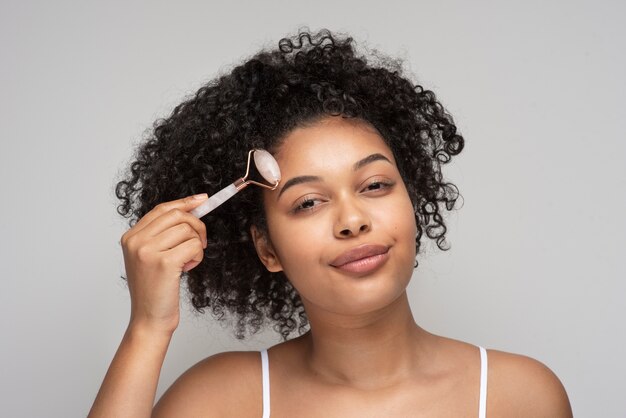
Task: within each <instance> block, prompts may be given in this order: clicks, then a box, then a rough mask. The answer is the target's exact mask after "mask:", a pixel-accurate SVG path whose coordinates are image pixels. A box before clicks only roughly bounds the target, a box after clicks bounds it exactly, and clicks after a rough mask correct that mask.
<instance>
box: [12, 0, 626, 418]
mask: <svg viewBox="0 0 626 418" xmlns="http://www.w3.org/2000/svg"><path fill="white" fill-rule="evenodd" d="M88 3H89V4H88ZM91 3H92V2H78V1H77V2H67V1H55V2H44V1H41V2H33V1H24V2H17V1H15V2H10V3H9V2H2V4H1V6H0V48H1V50H0V52H1V55H0V57H1V62H2V65H0V76H1V77H0V89H1V90H0V106H1V108H0V118H1V123H0V133H1V138H2V141H1V144H2V148H1V149H0V170H2V171H1V174H2V205H1V209H0V222H1V227H2V244H1V245H2V249H1V252H0V257H1V263H0V269H1V270H0V275H1V277H2V281H1V283H2V284H1V288H0V309H2V311H1V313H0V321H1V322H0V325H1V332H2V334H1V337H0V338H1V341H2V342H1V343H0V367H1V369H0V379H1V380H0V385H1V386H0V415H2V416H5V417H12V418H14V417H59V418H60V417H70V416H84V415H86V413H87V411H88V410H89V408H90V406H91V403H92V402H93V399H94V397H95V394H96V392H97V390H98V388H99V386H100V384H101V382H102V379H103V377H104V374H105V372H106V370H107V368H108V365H109V363H110V361H111V359H112V357H113V354H114V353H115V350H116V349H117V346H118V344H119V342H120V339H121V337H122V334H123V332H124V330H125V327H126V324H127V320H128V314H129V296H128V292H127V289H126V287H125V284H124V283H123V281H122V280H121V279H120V275H121V274H123V259H122V254H121V248H120V245H119V239H120V237H121V235H122V234H123V232H124V231H125V230H126V224H125V221H124V220H123V219H122V218H121V217H120V216H119V215H117V213H116V211H115V207H116V205H117V200H116V198H115V196H114V192H113V190H114V185H115V182H116V180H118V179H117V175H118V172H119V171H120V170H121V169H122V168H124V166H125V164H127V163H128V160H129V159H130V156H131V152H132V147H133V144H135V143H136V142H137V141H139V140H140V139H141V137H142V135H143V134H144V131H145V130H146V129H147V128H149V127H150V125H151V124H152V122H153V121H154V120H155V119H156V118H157V117H161V116H166V115H167V114H169V112H170V111H171V110H172V109H173V107H174V106H175V105H176V104H177V103H178V102H180V101H181V100H182V99H183V98H184V97H185V96H186V95H187V94H190V93H193V92H194V91H195V90H196V89H197V88H199V87H200V86H201V84H202V83H204V82H206V81H208V80H210V79H212V78H213V77H215V76H216V75H217V74H218V73H221V72H224V71H228V70H229V69H231V68H232V67H233V66H234V65H236V64H237V63H239V62H241V61H242V60H243V59H244V58H246V57H248V56H250V55H252V54H253V53H254V52H256V51H257V50H258V49H259V48H261V47H263V46H269V47H273V46H275V45H276V44H277V42H278V40H279V39H280V38H281V37H283V36H285V35H288V34H293V33H295V32H296V31H297V29H298V27H300V26H302V25H308V26H309V27H310V28H311V29H313V30H316V29H319V28H321V27H328V28H329V29H331V30H338V31H346V32H349V33H350V34H352V35H353V36H354V37H355V38H356V39H357V41H361V42H362V43H365V44H366V46H368V47H369V48H371V49H379V50H381V51H383V52H385V53H388V54H390V55H392V56H396V57H400V58H403V59H405V60H407V63H406V65H405V68H406V69H407V71H408V72H409V73H408V74H410V75H411V74H412V75H414V76H415V77H416V78H414V80H415V81H417V82H419V83H420V84H422V85H424V86H425V87H426V88H428V89H432V90H434V91H435V93H436V94H437V95H438V97H439V99H440V100H441V101H442V102H443V104H444V106H445V107H446V108H447V109H448V110H449V111H450V112H451V113H452V115H453V116H454V118H455V121H456V122H457V125H458V128H459V131H460V132H461V133H462V134H463V135H464V137H465V138H466V141H467V143H466V149H465V150H464V151H463V153H462V154H461V156H459V158H457V159H456V161H454V162H453V163H452V164H451V165H450V166H448V167H447V172H446V173H447V176H448V178H449V179H451V180H452V181H454V182H455V183H456V184H457V185H458V187H459V189H460V190H461V193H462V194H463V197H464V206H463V207H462V208H461V210H460V211H458V212H454V213H452V214H451V215H450V216H448V218H447V219H448V226H449V232H448V235H449V241H450V243H451V245H452V248H451V250H450V251H448V252H445V253H444V252H440V251H436V250H435V248H434V247H433V246H432V245H430V244H429V245H428V246H426V249H425V252H424V254H423V255H422V258H421V265H420V268H419V269H418V270H417V271H416V273H415V275H414V279H413V281H412V282H411V284H410V288H409V292H410V300H411V305H412V307H413V310H414V315H415V317H416V319H417V321H418V323H420V324H421V325H422V326H424V327H425V328H426V329H428V330H429V331H431V332H434V333H438V334H442V335H445V336H449V337H452V338H457V339H461V340H464V341H467V342H471V343H474V344H480V345H483V346H486V347H488V348H494V349H499V350H505V351H511V352H515V353H522V354H526V355H529V356H531V357H534V358H536V359H538V360H540V361H542V362H544V363H545V364H547V365H548V366H549V367H550V368H551V369H552V370H554V371H555V373H556V374H557V375H558V376H559V377H560V379H561V380H562V382H563V383H564V385H565V387H566V389H567V391H568V393H569V396H570V399H571V403H572V406H573V409H574V413H575V415H576V416H577V417H625V416H626V401H625V398H624V390H625V389H626V386H625V383H624V376H625V375H626V362H625V361H624V358H623V355H624V346H625V343H626V332H625V331H626V327H625V325H624V318H625V317H626V307H625V305H624V304H623V299H624V296H625V294H626V285H625V284H624V281H623V278H624V266H623V264H622V261H623V258H624V257H623V253H624V249H625V248H626V246H625V244H626V240H625V238H624V236H625V232H626V228H625V221H624V217H623V215H624V213H625V212H626V210H625V209H626V199H625V197H624V191H625V190H626V187H625V183H626V181H625V180H626V175H625V169H624V165H623V160H624V154H625V151H626V145H625V142H624V128H623V126H622V124H621V120H620V119H623V117H624V114H625V110H626V108H625V104H624V103H625V101H626V94H625V83H624V74H626V65H625V63H626V59H625V57H624V51H625V48H624V43H625V42H624V40H625V39H626V29H625V28H624V24H623V22H622V21H623V18H624V16H625V15H626V13H625V12H626V10H625V9H626V7H625V6H624V3H623V2H618V1H603V2H592V1H565V0H563V1H553V2H546V1H524V2H506V3H504V2H485V1H483V2H480V1H478V2H477V1H472V2H466V1H461V0H459V1H452V2H440V1H438V2H433V1H429V2H425V1H424V2H416V1H414V2H408V1H407V2H393V1H385V2H376V3H374V2H372V3H364V2H363V1H358V2H357V1H350V2H341V3H336V2H334V1H333V2H323V1H322V2H319V1H318V2H314V3H310V2H309V3H306V2H305V3H302V2H287V1H284V2H280V1H273V2H268V1H266V2H258V3H252V2H250V3H249V4H245V3H236V2H225V1H222V2H219V3H218V2H214V3H210V2H206V1H205V2H187V3H186V2H176V4H174V2H162V1H159V2H157V1H154V2H147V1H146V2H143V3H139V2H121V1H120V2H106V3H105V2H102V3H101V4H91ZM278 341H279V339H278V336H277V335H275V334H274V333H273V332H271V331H270V332H267V333H264V334H260V335H258V336H257V338H254V339H251V340H249V341H246V342H239V341H237V340H235V339H234V337H232V336H231V331H230V329H222V328H221V327H220V326H219V325H217V324H215V323H214V322H213V321H212V320H211V318H210V316H207V317H196V316H194V315H193V314H192V313H191V312H190V309H189V308H188V305H184V307H183V320H182V324H181V326H180V328H179V329H178V331H177V332H176V334H175V337H174V339H173V342H172V344H171V348H170V350H169V352H168V355H167V358H166V361H165V364H164V367H163V372H162V375H161V380H160V385H159V391H158V394H157V396H160V395H161V394H162V392H163V391H164V390H165V389H166V388H167V387H168V386H169V385H170V384H171V383H172V382H173V380H174V379H175V378H176V377H178V376H179V375H180V374H181V373H182V372H183V371H184V370H186V369H187V368H188V367H190V366H191V365H192V364H194V363H195V362H197V361H199V360H200V359H202V358H204V357H206V356H208V355H211V354H213V353H215V352H219V351H224V350H258V349H261V348H265V347H267V346H270V345H273V344H275V343H277V342H278ZM259 373H261V371H260V370H259ZM477 389H478V388H477ZM259 401H260V400H259Z"/></svg>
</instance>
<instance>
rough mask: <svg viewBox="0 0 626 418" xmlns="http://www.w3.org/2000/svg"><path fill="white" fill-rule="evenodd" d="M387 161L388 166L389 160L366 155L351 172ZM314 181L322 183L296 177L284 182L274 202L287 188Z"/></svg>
mask: <svg viewBox="0 0 626 418" xmlns="http://www.w3.org/2000/svg"><path fill="white" fill-rule="evenodd" d="M379 160H382V161H387V162H388V163H389V164H391V161H389V158H387V157H385V156H384V155H382V154H379V153H376V154H371V155H368V156H367V157H365V158H363V159H361V160H359V161H357V162H356V163H354V165H353V166H352V170H353V171H357V170H358V169H360V168H362V167H364V166H366V165H368V164H371V163H373V162H374V161H379ZM315 181H322V178H321V177H320V176H298V177H293V178H291V179H289V180H288V181H287V182H285V185H284V186H283V188H282V189H280V192H278V197H277V198H276V200H278V199H279V198H280V196H281V195H282V194H283V193H284V192H285V190H287V189H288V188H290V187H292V186H295V185H297V184H302V183H310V182H315Z"/></svg>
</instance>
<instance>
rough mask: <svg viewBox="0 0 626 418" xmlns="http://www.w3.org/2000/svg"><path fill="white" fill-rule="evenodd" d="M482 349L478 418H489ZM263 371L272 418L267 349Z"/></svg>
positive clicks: (266, 415)
mask: <svg viewBox="0 0 626 418" xmlns="http://www.w3.org/2000/svg"><path fill="white" fill-rule="evenodd" d="M478 348H479V349H480V396H479V398H478V399H479V402H478V418H486V416H487V350H485V349H484V348H483V347H481V346H478ZM261 365H262V370H263V418H270V366H269V359H268V356H267V349H264V350H262V351H261Z"/></svg>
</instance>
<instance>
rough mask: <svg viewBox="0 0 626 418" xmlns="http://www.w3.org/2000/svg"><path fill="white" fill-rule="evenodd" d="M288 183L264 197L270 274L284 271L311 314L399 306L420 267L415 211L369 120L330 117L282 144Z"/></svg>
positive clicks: (260, 245) (264, 250)
mask: <svg viewBox="0 0 626 418" xmlns="http://www.w3.org/2000/svg"><path fill="white" fill-rule="evenodd" d="M275 158H276V160H277V161H278V165H279V166H280V170H281V175H282V180H281V183H280V185H279V186H278V188H277V189H276V190H275V191H265V192H264V204H265V211H266V215H267V226H268V231H269V240H267V239H263V237H262V236H261V235H260V234H257V233H254V236H255V243H256V245H257V251H258V252H259V256H260V257H261V260H262V261H263V262H264V264H265V265H266V266H267V268H268V269H269V270H270V271H280V270H282V271H284V273H285V275H286V276H287V277H288V279H289V281H290V282H291V283H292V284H293V286H294V287H295V288H296V289H297V290H298V293H299V294H300V297H301V298H302V301H303V303H304V304H305V308H306V309H307V311H310V310H311V309H324V310H326V311H330V312H333V313H337V314H346V315H354V314H362V313H366V312H371V311H373V310H376V309H380V308H382V307H385V306H387V305H389V304H390V303H391V302H393V301H394V300H396V299H397V298H398V297H399V296H400V295H401V294H402V293H403V292H404V291H405V289H406V287H407V285H408V283H409V281H410V279H411V275H412V273H413V265H414V262H415V255H416V254H415V236H416V233H417V230H416V225H415V217H414V213H413V207H412V204H411V201H410V199H409V195H408V193H407V190H406V188H405V185H404V182H403V181H402V178H401V177H400V173H399V172H398V168H397V167H396V163H395V160H394V158H393V154H392V152H391V150H390V149H389V147H388V146H387V145H386V144H385V142H384V141H383V139H382V138H381V137H380V134H379V133H378V131H377V130H376V129H374V128H373V127H371V126H370V125H367V124H366V123H364V122H363V121H359V120H350V119H347V120H346V119H343V118H341V117H329V118H326V119H323V120H322V121H321V122H319V123H317V124H316V125H314V126H312V127H306V128H298V129H295V130H293V131H292V132H291V133H290V134H289V135H287V136H286V137H285V138H284V141H283V142H282V144H281V146H280V148H279V150H278V152H277V153H276V154H275Z"/></svg>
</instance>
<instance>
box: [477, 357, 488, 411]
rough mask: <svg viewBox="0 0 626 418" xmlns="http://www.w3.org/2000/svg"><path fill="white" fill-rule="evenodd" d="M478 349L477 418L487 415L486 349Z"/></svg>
mask: <svg viewBox="0 0 626 418" xmlns="http://www.w3.org/2000/svg"><path fill="white" fill-rule="evenodd" d="M478 348H479V349H480V396H479V403H478V418H486V416H487V350H485V349H484V348H483V347H481V346H478Z"/></svg>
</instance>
